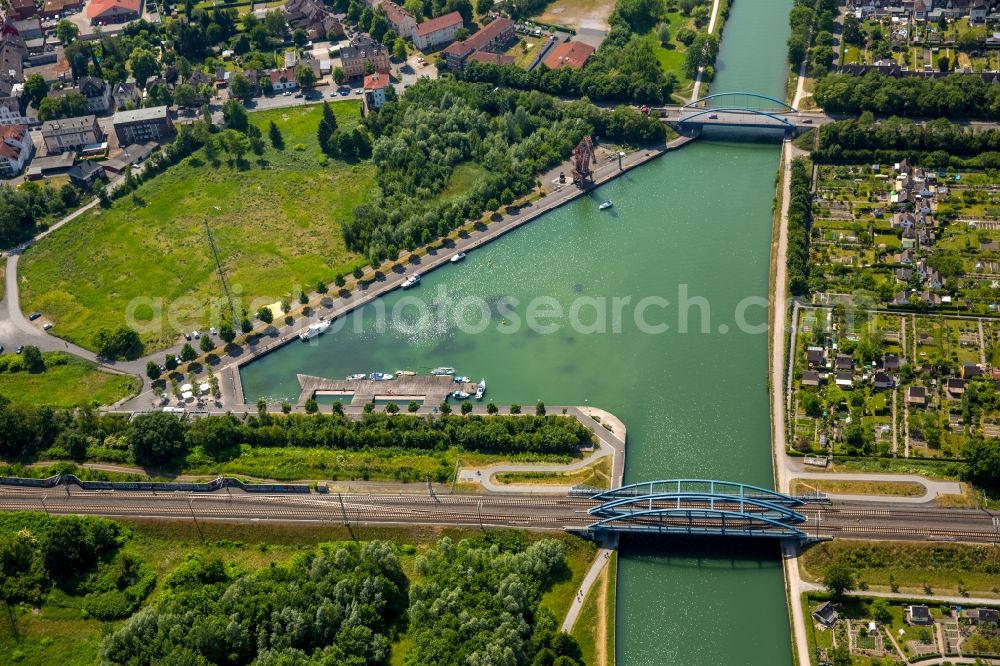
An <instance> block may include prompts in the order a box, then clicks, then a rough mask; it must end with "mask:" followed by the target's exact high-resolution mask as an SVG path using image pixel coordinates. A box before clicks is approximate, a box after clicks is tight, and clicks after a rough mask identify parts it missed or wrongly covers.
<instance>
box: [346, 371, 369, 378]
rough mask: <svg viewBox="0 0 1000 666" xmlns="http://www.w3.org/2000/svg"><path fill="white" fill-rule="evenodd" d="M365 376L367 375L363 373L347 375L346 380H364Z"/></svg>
mask: <svg viewBox="0 0 1000 666" xmlns="http://www.w3.org/2000/svg"><path fill="white" fill-rule="evenodd" d="M367 376H368V375H366V374H365V373H363V372H357V373H355V374H353V375H347V378H348V379H352V380H358V379H364V378H365V377H367Z"/></svg>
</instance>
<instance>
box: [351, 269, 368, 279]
mask: <svg viewBox="0 0 1000 666" xmlns="http://www.w3.org/2000/svg"><path fill="white" fill-rule="evenodd" d="M364 274H365V272H364V271H363V270H361V266H355V267H354V270H353V271H351V275H353V276H354V279H355V280H360V279H361V277H362V276H363V275H364Z"/></svg>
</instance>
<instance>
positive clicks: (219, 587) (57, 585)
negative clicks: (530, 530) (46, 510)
mask: <svg viewBox="0 0 1000 666" xmlns="http://www.w3.org/2000/svg"><path fill="white" fill-rule="evenodd" d="M352 529H353V533H349V532H348V530H347V528H343V527H332V526H323V527H320V526H296V527H294V528H292V527H288V526H281V525H261V526H259V527H258V528H257V529H255V530H252V531H249V532H248V531H247V530H246V528H245V526H240V525H235V524H225V523H213V522H209V523H205V524H194V523H192V522H190V521H187V522H184V521H132V522H113V521H108V520H103V519H99V518H89V517H88V518H77V517H50V516H46V515H43V514H30V513H16V514H5V515H3V516H0V551H2V553H3V557H2V558H0V578H2V579H3V581H4V585H3V594H4V597H5V600H6V601H7V602H8V604H9V605H8V608H9V611H10V612H9V613H8V614H7V618H6V619H5V620H4V622H2V623H0V660H3V661H4V662H5V663H25V664H36V663H39V664H40V663H60V664H65V665H66V666H76V665H77V664H80V665H83V664H87V665H89V664H93V663H96V662H97V661H99V660H100V659H104V660H107V661H109V662H113V663H179V662H178V661H177V660H180V661H183V662H184V663H188V662H191V663H194V662H196V661H198V662H200V660H202V659H207V660H208V661H209V662H211V663H233V664H235V663H250V661H253V660H255V659H256V660H257V661H255V662H254V663H291V662H290V661H288V660H296V659H297V660H303V659H306V658H311V659H312V660H322V659H326V661H322V663H337V664H352V663H358V664H362V663H365V664H389V663H390V660H391V663H406V664H423V663H441V664H452V663H454V664H458V663H466V662H465V661H464V659H465V658H466V657H468V656H470V655H473V654H480V655H481V656H484V658H485V656H486V655H492V654H494V653H495V652H497V650H500V655H501V656H503V655H507V654H510V653H508V649H516V650H517V652H516V655H515V656H516V657H517V660H516V661H512V662H510V663H525V664H527V663H535V661H534V660H535V659H536V658H537V655H538V654H539V653H541V654H543V657H542V659H543V661H542V662H538V663H552V662H553V661H554V659H556V658H558V657H568V658H569V659H570V660H569V661H567V660H563V661H560V662H559V663H560V664H562V663H565V664H567V665H568V666H572V665H573V664H576V663H578V662H577V661H576V660H575V658H574V655H578V654H579V651H580V648H579V646H578V645H577V644H576V642H575V641H573V640H572V639H570V638H569V637H567V636H563V635H561V634H559V633H558V623H557V622H556V618H558V617H561V616H562V615H563V614H565V612H566V610H567V608H568V606H569V603H570V601H571V598H572V594H573V593H572V592H570V593H569V595H568V596H566V595H562V594H557V593H556V591H557V590H559V589H561V588H562V587H564V586H568V585H571V586H572V585H577V584H579V581H580V580H581V579H582V577H583V575H584V574H585V572H586V569H587V567H588V566H589V563H590V560H591V559H592V557H593V552H594V547H593V545H592V544H590V543H588V542H585V541H583V540H581V539H579V538H577V537H573V536H569V535H563V534H555V535H552V536H551V537H545V538H543V537H540V536H536V535H529V534H525V533H520V532H513V531H506V530H498V531H491V532H489V533H486V534H483V533H482V532H480V531H478V530H477V531H471V530H460V529H441V528H436V529H435V528H419V527H418V528H409V529H395V528H387V527H364V526H357V527H355V528H352ZM348 539H351V541H348ZM459 589H461V590H462V593H461V594H458V593H457V592H458V590H459ZM140 603H141V604H142V605H143V608H142V610H138V607H139V604H140ZM515 604H516V607H515ZM261 608H267V609H269V610H268V611H267V612H265V613H260V612H259V609H261ZM432 610H433V612H431V611H432ZM136 611H138V612H136ZM471 612H474V613H476V615H477V617H479V618H480V623H479V625H478V627H479V628H478V630H477V631H473V632H462V631H461V630H460V622H459V621H458V619H459V617H460V616H462V615H463V614H464V613H471ZM401 638H405V640H400V639H401ZM445 639H446V640H445ZM501 645H503V646H504V647H502V648H501ZM427 654H431V655H439V656H440V659H435V658H431V660H430V661H426V660H423V657H421V656H419V655H427ZM449 655H451V656H449ZM550 655H554V656H550ZM360 657H363V659H362V660H359V658H360ZM458 657H461V659H460V660H459V659H458ZM544 659H548V661H544ZM130 660H131V661H130ZM311 663H312V662H311ZM316 663H319V661H316Z"/></svg>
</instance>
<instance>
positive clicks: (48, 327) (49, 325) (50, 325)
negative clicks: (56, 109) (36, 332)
mask: <svg viewBox="0 0 1000 666" xmlns="http://www.w3.org/2000/svg"><path fill="white" fill-rule="evenodd" d="M42 328H43V329H45V330H46V331H48V330H49V329H51V328H52V324H51V323H47V324H45V325H44V326H42Z"/></svg>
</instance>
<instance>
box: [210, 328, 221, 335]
mask: <svg viewBox="0 0 1000 666" xmlns="http://www.w3.org/2000/svg"><path fill="white" fill-rule="evenodd" d="M209 330H211V331H212V335H218V334H219V332H218V331H217V330H215V327H214V326H213V327H212V328H211V329H209Z"/></svg>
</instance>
